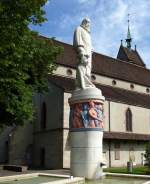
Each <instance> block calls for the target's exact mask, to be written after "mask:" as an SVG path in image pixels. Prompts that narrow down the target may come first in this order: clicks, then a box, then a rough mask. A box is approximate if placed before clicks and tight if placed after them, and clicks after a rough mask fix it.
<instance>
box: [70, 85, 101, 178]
mask: <svg viewBox="0 0 150 184" xmlns="http://www.w3.org/2000/svg"><path fill="white" fill-rule="evenodd" d="M103 102H104V97H103V96H102V94H101V91H100V90H99V89H97V88H86V89H83V90H75V91H74V92H73V93H72V97H71V98H70V99H69V104H70V134H71V174H72V175H73V176H80V177H81V176H83V177H85V178H86V179H97V178H100V177H101V176H102V175H103V174H102V167H101V165H102V162H103V156H102V139H103V116H104V114H103V111H104V109H103Z"/></svg>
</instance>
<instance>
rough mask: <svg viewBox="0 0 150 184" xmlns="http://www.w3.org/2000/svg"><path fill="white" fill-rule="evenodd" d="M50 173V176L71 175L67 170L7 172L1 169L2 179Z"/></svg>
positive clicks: (0, 175)
mask: <svg viewBox="0 0 150 184" xmlns="http://www.w3.org/2000/svg"><path fill="white" fill-rule="evenodd" d="M36 172H41V173H50V174H61V175H70V170H67V169H58V170H28V171H25V172H14V171H7V170H2V168H1V167H0V177H2V176H13V175H19V174H31V173H36Z"/></svg>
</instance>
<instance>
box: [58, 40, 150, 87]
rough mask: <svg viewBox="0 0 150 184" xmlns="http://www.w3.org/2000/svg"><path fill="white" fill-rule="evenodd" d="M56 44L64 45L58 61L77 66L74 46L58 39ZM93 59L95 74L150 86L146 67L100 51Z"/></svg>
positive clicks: (68, 65)
mask: <svg viewBox="0 0 150 184" xmlns="http://www.w3.org/2000/svg"><path fill="white" fill-rule="evenodd" d="M55 44H57V45H61V46H62V47H64V54H63V55H61V56H60V57H59V58H58V60H57V63H58V64H61V65H64V66H67V67H72V68H75V67H76V53H75V51H74V49H73V46H72V45H69V44H66V43H62V42H58V41H56V42H55ZM92 60H93V61H92V62H93V63H92V65H93V68H92V72H93V73H95V74H99V75H103V76H108V77H111V78H116V79H120V80H124V81H128V82H131V83H136V84H140V85H144V86H149V87H150V70H148V69H146V68H144V67H140V66H137V65H135V64H132V63H127V62H125V61H122V60H119V59H115V58H112V57H109V56H105V55H102V54H98V53H93V57H92Z"/></svg>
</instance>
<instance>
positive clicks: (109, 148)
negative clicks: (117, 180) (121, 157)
mask: <svg viewBox="0 0 150 184" xmlns="http://www.w3.org/2000/svg"><path fill="white" fill-rule="evenodd" d="M108 113H109V114H108V116H109V118H108V131H109V132H110V131H111V124H110V101H108ZM108 152H109V167H111V140H109V142H108Z"/></svg>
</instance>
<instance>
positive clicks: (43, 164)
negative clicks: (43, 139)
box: [40, 147, 45, 167]
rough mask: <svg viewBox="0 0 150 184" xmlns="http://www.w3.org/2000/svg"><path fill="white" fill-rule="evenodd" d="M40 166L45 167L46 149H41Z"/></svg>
mask: <svg viewBox="0 0 150 184" xmlns="http://www.w3.org/2000/svg"><path fill="white" fill-rule="evenodd" d="M40 166H41V167H45V148H44V147H43V148H40Z"/></svg>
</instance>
